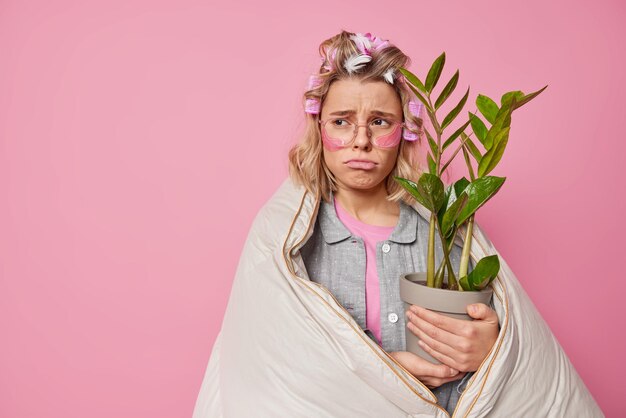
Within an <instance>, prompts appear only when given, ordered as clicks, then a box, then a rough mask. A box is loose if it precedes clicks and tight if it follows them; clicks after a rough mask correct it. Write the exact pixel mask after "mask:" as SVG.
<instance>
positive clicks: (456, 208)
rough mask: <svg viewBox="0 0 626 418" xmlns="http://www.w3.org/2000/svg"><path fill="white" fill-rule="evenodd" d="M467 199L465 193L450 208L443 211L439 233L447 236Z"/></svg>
mask: <svg viewBox="0 0 626 418" xmlns="http://www.w3.org/2000/svg"><path fill="white" fill-rule="evenodd" d="M467 202H468V197H467V195H466V194H465V193H462V194H461V195H460V196H459V197H458V198H457V199H456V200H455V201H454V203H452V204H451V205H450V207H449V208H448V209H447V210H446V211H445V213H444V214H443V217H442V219H441V233H442V234H443V235H444V236H447V235H448V234H449V232H450V231H451V230H452V228H453V226H454V225H455V222H456V220H457V218H458V216H459V213H461V210H462V209H463V207H464V206H465V205H466V204H467Z"/></svg>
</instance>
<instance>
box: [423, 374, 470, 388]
mask: <svg viewBox="0 0 626 418" xmlns="http://www.w3.org/2000/svg"><path fill="white" fill-rule="evenodd" d="M465 375H466V373H459V374H457V375H456V376H453V377H445V378H439V377H429V376H422V377H421V378H420V381H421V382H422V383H423V384H425V385H426V386H427V387H428V388H429V389H434V388H437V387H439V386H441V385H443V384H446V383H448V382H453V381H455V380H459V379H462V378H463V376H465Z"/></svg>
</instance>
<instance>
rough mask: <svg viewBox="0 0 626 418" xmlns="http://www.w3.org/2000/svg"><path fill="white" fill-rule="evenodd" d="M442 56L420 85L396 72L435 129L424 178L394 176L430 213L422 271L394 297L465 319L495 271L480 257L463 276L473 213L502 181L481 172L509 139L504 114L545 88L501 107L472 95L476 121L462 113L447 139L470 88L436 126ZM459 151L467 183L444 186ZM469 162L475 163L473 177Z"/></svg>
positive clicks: (514, 95) (442, 98) (507, 99)
mask: <svg viewBox="0 0 626 418" xmlns="http://www.w3.org/2000/svg"><path fill="white" fill-rule="evenodd" d="M445 58H446V56H445V52H444V53H442V54H441V55H440V56H439V57H437V59H436V60H435V61H434V62H433V64H432V66H431V67H430V69H429V71H428V74H427V76H426V80H425V82H424V83H422V81H420V79H419V78H418V77H417V76H416V75H414V74H413V73H411V72H410V71H408V70H407V69H405V68H401V69H400V71H401V72H402V74H403V75H404V76H405V78H406V80H407V81H408V85H409V87H410V88H411V90H412V91H413V93H414V94H415V96H416V97H417V98H418V99H419V100H420V101H421V102H422V104H423V105H424V109H425V111H426V114H427V115H428V118H429V120H430V123H431V125H432V129H433V131H434V132H430V131H429V130H428V129H427V128H424V131H425V135H426V139H427V140H428V145H429V148H430V150H429V152H428V154H427V161H428V172H425V173H423V174H422V175H421V176H420V178H419V179H418V181H417V183H416V182H414V181H411V180H409V179H404V178H401V177H395V180H396V181H398V182H399V183H400V184H401V185H402V186H403V187H404V189H405V190H407V191H408V192H409V193H410V194H411V196H413V197H414V198H415V200H417V202H419V203H420V204H422V205H423V206H424V207H425V208H426V209H428V210H429V211H430V213H431V215H430V220H429V227H430V229H429V235H428V256H427V269H426V271H425V272H416V273H410V274H406V275H403V276H402V277H401V278H400V296H401V298H402V300H403V301H404V302H405V306H406V307H407V308H408V305H409V304H415V305H418V306H422V307H424V308H427V309H431V310H434V311H437V312H440V313H443V314H445V315H448V316H452V317H455V318H459V319H466V320H471V318H470V317H469V315H467V314H466V307H467V305H469V304H472V303H478V302H481V303H485V304H488V303H489V301H490V299H491V296H492V293H493V292H492V290H491V287H490V283H491V282H492V281H493V280H494V279H495V278H496V276H497V274H498V272H499V270H500V262H499V260H498V256H497V255H490V256H487V257H484V258H483V259H481V260H479V261H478V262H477V263H476V265H475V266H474V268H473V269H472V271H470V272H469V273H468V264H469V258H470V248H471V243H472V231H473V225H474V215H475V214H476V211H477V210H478V209H479V208H480V207H482V206H483V205H484V204H485V203H486V202H487V201H488V200H489V199H491V198H492V197H493V196H494V195H495V194H496V193H497V192H498V190H499V189H500V187H502V184H503V183H504V181H505V179H506V178H505V177H497V176H490V175H488V174H489V173H490V172H491V171H492V170H493V169H494V168H495V167H496V165H497V164H498V162H499V161H500V159H501V158H502V154H503V152H504V149H505V147H506V144H507V142H508V139H509V131H510V126H511V114H512V113H513V111H514V110H515V109H517V108H519V107H521V106H523V105H524V104H526V103H528V102H529V101H530V100H532V99H533V98H535V97H536V96H537V95H539V94H540V93H541V92H542V91H543V90H544V89H545V88H546V87H547V86H545V87H543V88H542V89H540V90H538V91H536V92H533V93H530V94H524V93H522V92H521V91H519V90H517V91H510V92H507V93H505V94H504V95H502V98H501V99H500V105H498V104H497V103H496V102H495V101H494V100H492V99H490V98H489V97H487V96H484V95H480V94H479V95H478V97H477V98H476V107H477V108H478V111H479V112H480V114H481V115H482V118H481V117H480V116H479V115H477V114H476V113H471V112H468V119H467V120H466V121H464V123H462V124H461V125H460V126H459V127H458V128H457V129H456V130H455V131H454V132H453V133H452V134H450V135H449V136H447V138H446V136H445V135H444V131H445V130H446V128H448V127H449V126H450V125H451V124H452V123H453V122H454V121H455V120H456V118H457V117H458V116H459V114H461V111H462V110H463V107H464V106H465V103H466V101H467V98H468V96H469V91H470V89H469V88H468V89H467V91H466V92H465V95H464V96H463V97H462V98H461V100H460V101H459V102H458V104H457V105H456V106H455V107H454V108H453V109H452V110H450V111H449V112H448V113H447V115H446V116H445V117H444V118H443V120H442V121H440V118H438V115H437V112H438V111H439V110H440V108H441V106H442V105H443V104H444V103H445V102H446V100H447V99H448V98H449V97H450V95H451V94H452V93H453V92H454V90H455V88H456V86H457V83H458V79H459V71H458V70H457V71H456V72H455V74H454V75H453V76H452V78H451V79H450V81H448V83H447V84H446V85H445V86H444V87H443V89H442V90H441V92H440V93H439V95H438V96H437V98H436V99H434V97H433V90H434V88H435V86H436V85H437V82H438V81H439V78H440V76H441V72H442V70H443V67H444V64H445ZM433 99H434V100H433ZM483 118H484V119H485V121H483ZM488 125H489V128H487V126H488ZM468 127H471V132H470V133H469V134H467V133H466V132H465V130H466V129H467V128H468ZM472 136H473V137H474V139H477V140H478V141H479V142H480V143H481V144H482V146H483V147H484V149H485V151H484V152H481V151H480V150H479V149H478V147H477V146H476V143H475V142H474V140H473V139H472ZM444 138H445V140H444ZM451 146H455V147H456V148H455V149H454V152H453V153H452V155H451V156H450V158H448V159H447V161H445V162H444V161H442V157H443V153H444V151H445V150H446V149H448V148H449V147H451ZM459 151H462V152H463V157H464V159H465V163H466V165H467V169H468V172H469V177H470V180H468V179H466V178H465V177H462V178H461V179H459V180H457V181H456V182H453V183H452V184H450V185H448V186H444V183H443V181H442V180H441V176H442V174H443V173H444V172H445V170H446V169H447V168H448V166H449V165H450V163H451V162H452V161H453V159H454V158H455V157H456V155H457V154H458V153H459ZM470 158H473V159H474V160H475V161H476V164H477V170H476V173H474V168H473V166H472V162H471V159H470ZM462 226H465V231H464V239H463V249H462V252H461V259H460V264H459V267H458V277H457V275H456V274H455V271H454V269H453V266H452V263H451V260H450V252H451V250H452V248H453V245H454V241H455V237H456V236H457V233H458V232H460V228H461V227H462ZM435 234H437V236H438V237H439V240H440V243H441V248H442V253H443V255H442V260H441V264H440V265H439V267H437V268H435ZM417 342H418V337H417V336H415V335H414V334H413V333H412V332H407V333H406V343H407V351H411V352H413V353H415V354H418V355H420V356H421V357H423V358H426V359H427V360H429V361H431V362H434V363H439V362H438V361H437V360H436V359H434V358H433V357H431V356H430V355H429V354H427V353H426V352H425V351H423V350H422V349H421V347H420V346H419V345H418V343H417Z"/></svg>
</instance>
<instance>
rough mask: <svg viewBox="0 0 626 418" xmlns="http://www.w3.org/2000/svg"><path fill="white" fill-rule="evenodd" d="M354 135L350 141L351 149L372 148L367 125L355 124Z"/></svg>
mask: <svg viewBox="0 0 626 418" xmlns="http://www.w3.org/2000/svg"><path fill="white" fill-rule="evenodd" d="M355 135H356V137H355V138H354V142H353V143H352V148H353V149H359V148H361V149H364V150H368V149H371V148H372V142H371V141H370V137H369V128H368V126H367V125H363V126H357V128H356V134H355Z"/></svg>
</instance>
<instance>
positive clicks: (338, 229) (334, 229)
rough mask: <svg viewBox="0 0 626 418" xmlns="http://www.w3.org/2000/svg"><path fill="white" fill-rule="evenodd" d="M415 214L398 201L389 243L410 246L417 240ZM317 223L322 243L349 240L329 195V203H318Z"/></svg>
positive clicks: (332, 198) (333, 198)
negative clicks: (322, 239) (394, 224)
mask: <svg viewBox="0 0 626 418" xmlns="http://www.w3.org/2000/svg"><path fill="white" fill-rule="evenodd" d="M418 216H419V215H418V214H417V212H416V211H415V210H414V209H413V208H411V207H410V206H408V205H407V204H406V203H404V202H402V201H400V217H399V219H398V223H397V224H396V227H395V228H394V230H393V231H392V232H391V235H390V236H389V241H392V242H396V243H398V244H410V243H412V242H414V241H415V239H416V238H417V217H418ZM319 223H320V229H321V231H322V235H323V236H324V241H326V243H327V244H334V243H336V242H340V241H343V240H345V239H347V238H350V237H351V236H352V234H351V233H350V231H349V230H348V229H347V228H346V227H345V225H344V224H343V223H342V222H341V221H340V220H339V218H338V217H337V212H336V211H335V197H334V196H333V193H332V192H331V193H330V202H326V201H324V200H322V202H321V203H320V212H319Z"/></svg>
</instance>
